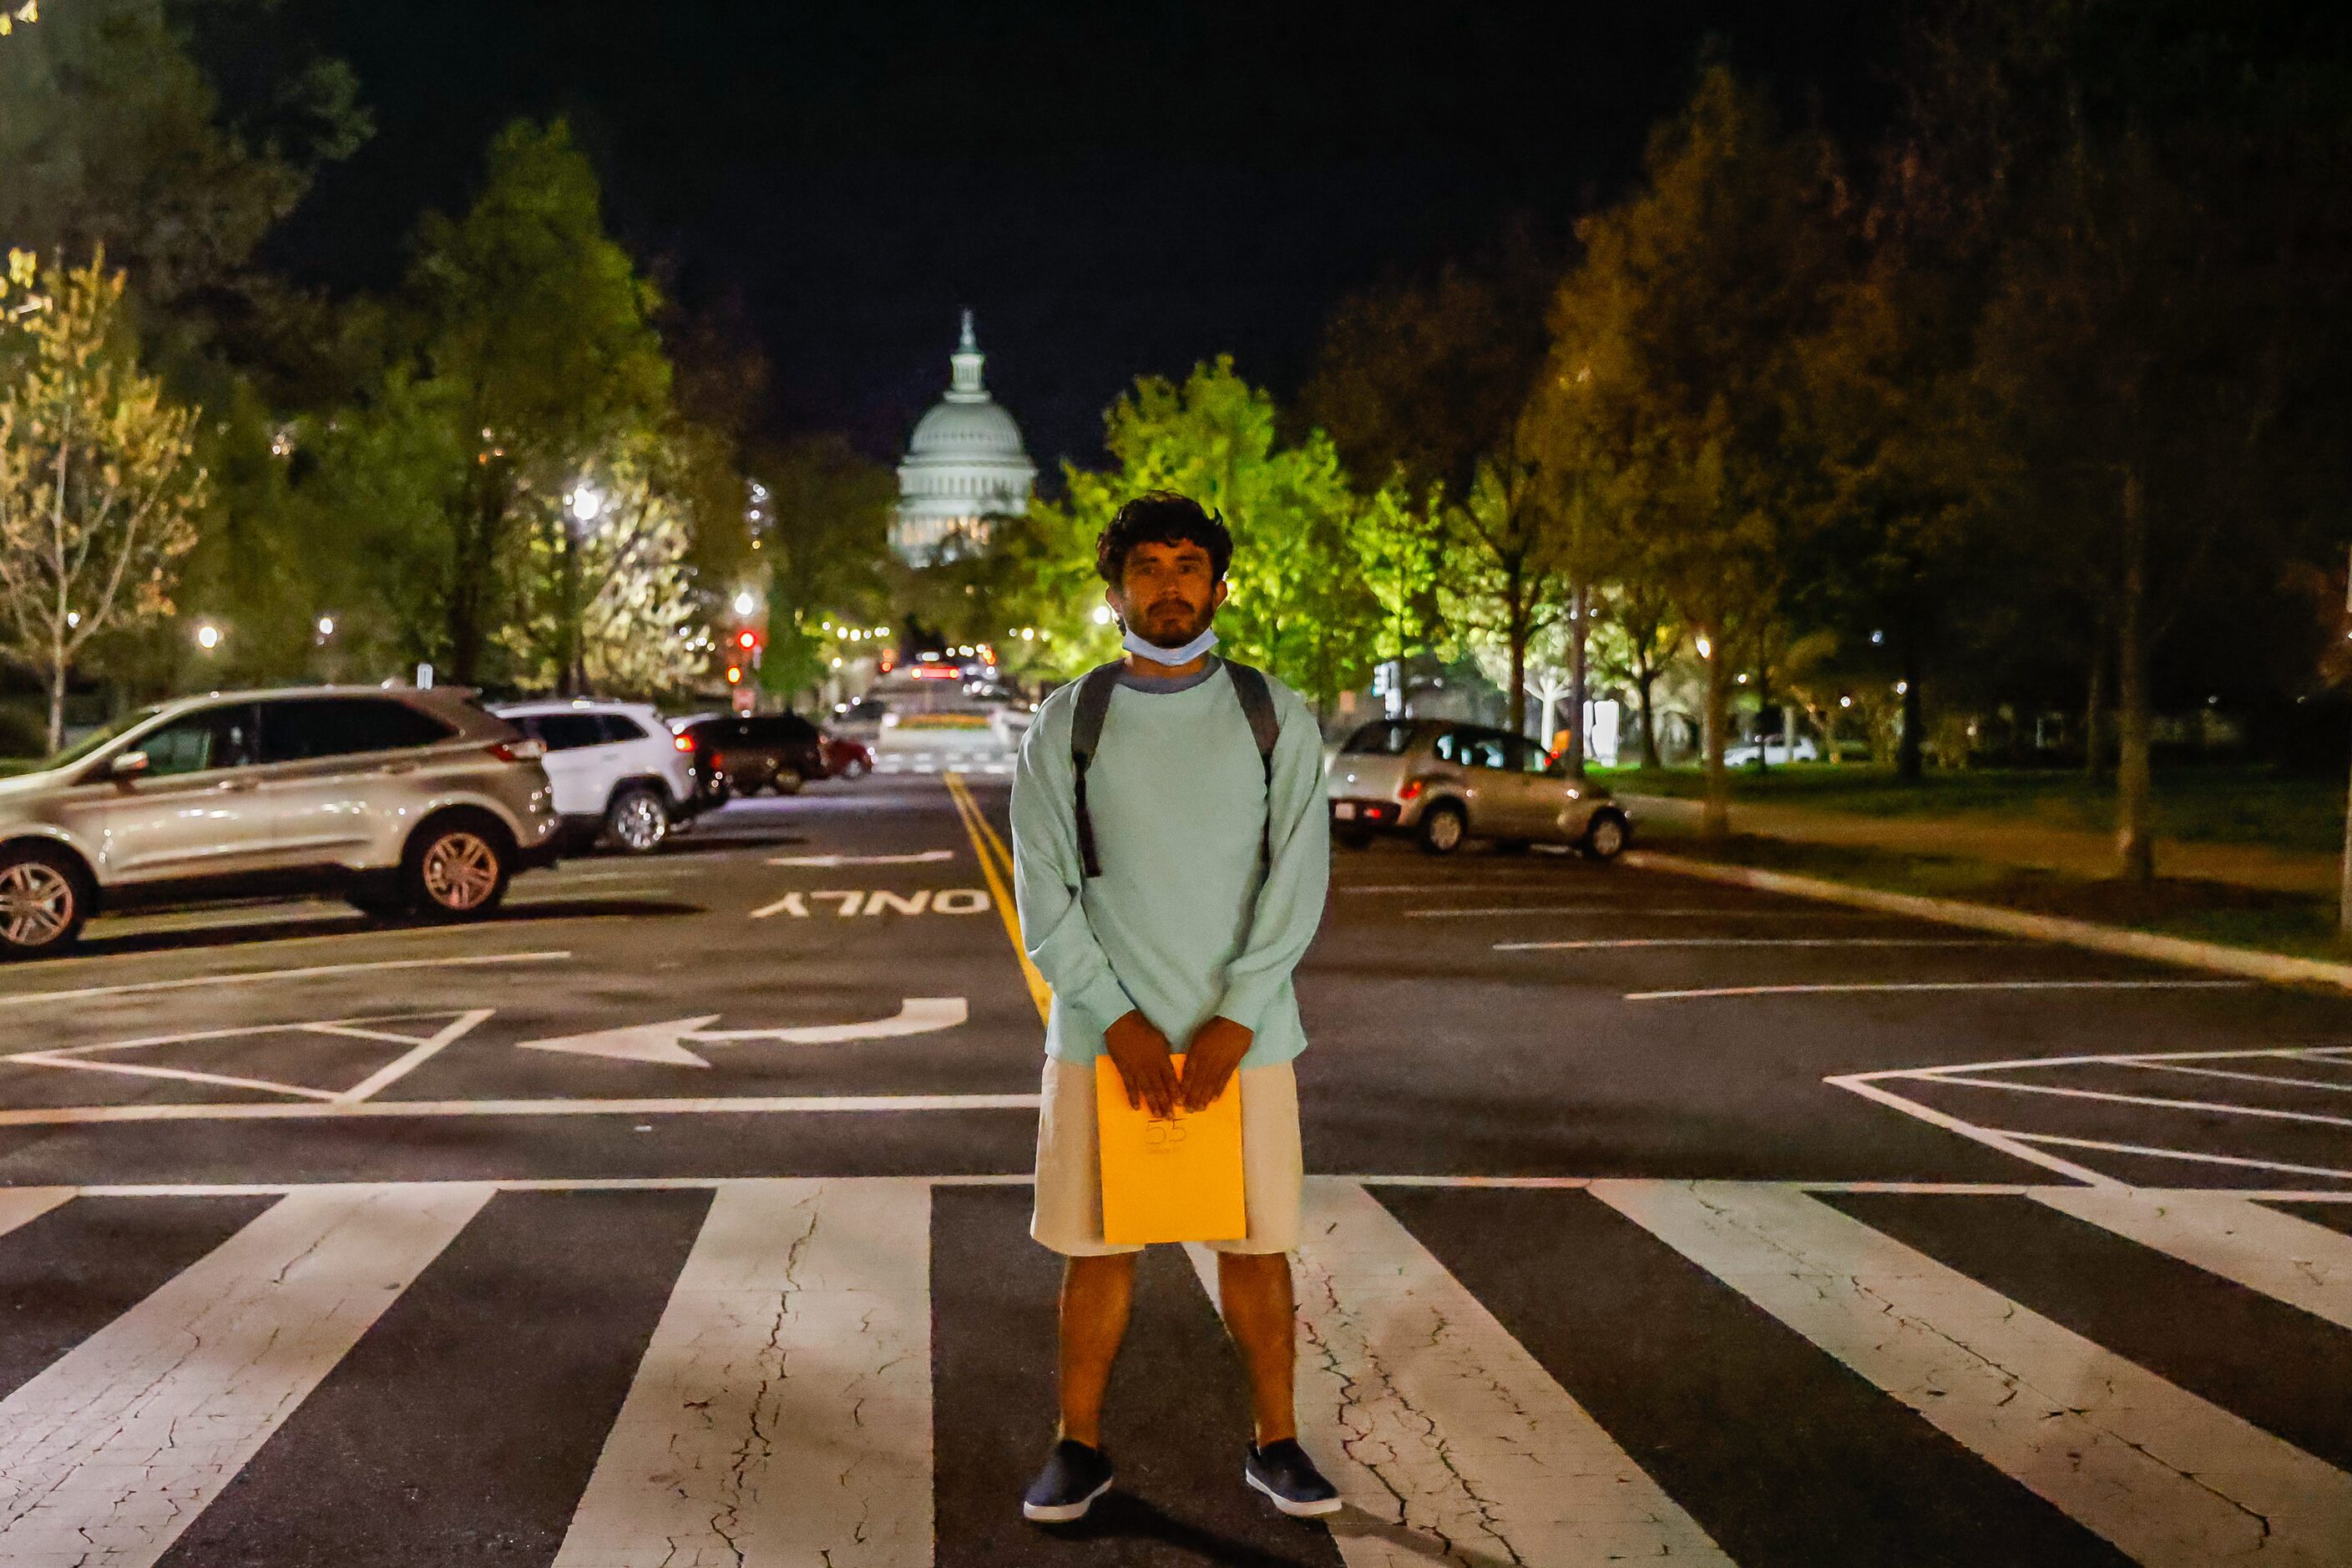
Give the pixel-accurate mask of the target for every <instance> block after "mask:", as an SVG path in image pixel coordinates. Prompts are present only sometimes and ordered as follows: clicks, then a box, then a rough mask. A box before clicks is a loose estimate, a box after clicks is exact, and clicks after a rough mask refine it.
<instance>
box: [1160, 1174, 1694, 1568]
mask: <svg viewBox="0 0 2352 1568" xmlns="http://www.w3.org/2000/svg"><path fill="white" fill-rule="evenodd" d="M1301 1217H1302V1220H1303V1224H1302V1226H1301V1229H1302V1233H1303V1237H1304V1239H1303V1241H1302V1244H1301V1246H1300V1247H1299V1250H1298V1261H1297V1279H1298V1281H1299V1284H1300V1286H1301V1289H1300V1291H1299V1310H1298V1324H1299V1331H1300V1335H1301V1338H1302V1341H1303V1343H1302V1345H1301V1354H1300V1358H1299V1407H1300V1414H1301V1416H1302V1420H1301V1422H1300V1426H1301V1428H1302V1430H1303V1431H1304V1432H1305V1433H1306V1434H1307V1442H1308V1444H1309V1445H1310V1447H1313V1448H1314V1449H1315V1450H1316V1451H1317V1452H1318V1458H1329V1459H1330V1460H1331V1461H1332V1463H1331V1467H1330V1468H1331V1470H1332V1475H1333V1482H1334V1484H1335V1485H1337V1486H1338V1487H1339V1489H1340V1491H1341V1492H1342V1494H1343V1495H1345V1496H1346V1498H1347V1500H1348V1501H1349V1503H1351V1504H1352V1505H1354V1506H1355V1507H1356V1508H1358V1509H1360V1510H1363V1511H1364V1512H1366V1513H1367V1514H1369V1515H1370V1516H1371V1518H1372V1519H1374V1520H1376V1521H1379V1522H1380V1523H1381V1524H1383V1525H1386V1526H1389V1527H1391V1531H1389V1532H1376V1531H1360V1530H1345V1529H1338V1528H1335V1530H1334V1531H1333V1535H1334V1539H1335V1540H1336V1541H1337V1542H1338V1544H1339V1553H1340V1556H1341V1557H1342V1558H1343V1559H1345V1561H1346V1563H1347V1564H1348V1568H1424V1565H1425V1564H1427V1563H1429V1562H1431V1561H1432V1560H1433V1558H1434V1559H1437V1560H1439V1561H1444V1562H1449V1563H1454V1562H1470V1563H1482V1562H1496V1561H1500V1562H1510V1563H1546V1564H1557V1565H1559V1568H1577V1565H1580V1564H1585V1563H1617V1562H1623V1561H1626V1560H1629V1559H1633V1560H1647V1559H1651V1558H1659V1557H1667V1558H1672V1559H1673V1560H1674V1561H1675V1562H1678V1563H1682V1562H1687V1563H1720V1564H1724V1565H1725V1568H1729V1564H1730V1562H1731V1559H1730V1558H1728V1557H1727V1556H1726V1555H1725V1554H1724V1552H1723V1550H1722V1549H1721V1548H1720V1547H1718V1546H1717V1544H1716V1543H1715V1542H1714V1541H1712V1540H1711V1539H1709V1537H1708V1536H1707V1533H1706V1531H1705V1530H1703V1529H1701V1528H1700V1527H1699V1525H1698V1524H1697V1522H1696V1521H1694V1520H1692V1519H1691V1517H1690V1516H1689V1515H1688V1514H1686V1513H1685V1512H1684V1511H1683V1510H1682V1509H1681V1508H1680V1507H1679V1506H1678V1505H1677V1504H1676V1503H1675V1501H1674V1500H1673V1499H1671V1498H1669V1497H1668V1496H1666V1494H1665V1493H1664V1491H1663V1490H1662V1489H1660V1488H1659V1487H1658V1485H1657V1483H1656V1482H1654V1481H1653V1480H1652V1479H1650V1478H1649V1477H1648V1476H1647V1475H1646V1474H1644V1473H1643V1470H1642V1468H1641V1467H1640V1466H1639V1465H1637V1464H1635V1463H1634V1462H1633V1459H1632V1458H1630V1457H1628V1456H1627V1454H1626V1453H1625V1451H1624V1450H1623V1449H1622V1448H1621V1447H1618V1446H1617V1444H1616V1443H1615V1441H1613V1440H1612V1438H1611V1437H1610V1436H1609V1435H1608V1433H1606V1432H1604V1431H1603V1430H1601V1426H1600V1425H1599V1424H1598V1423H1596V1422H1595V1421H1594V1420H1593V1419H1592V1417H1591V1415H1587V1414H1586V1413H1585V1411H1584V1409H1583V1407H1582V1406H1580V1405H1578V1404H1577V1403H1576V1401H1575V1400H1573V1399H1571V1398H1570V1397H1569V1395H1568V1394H1567V1393H1566V1391H1564V1390H1563V1389H1562V1388H1561V1387H1560V1385H1559V1384H1558V1383H1557V1382H1555V1381H1554V1380H1553V1378H1552V1376H1551V1374H1550V1373H1548V1372H1546V1371H1545V1370H1544V1369H1543V1368H1542V1367H1541V1366H1540V1365H1538V1363H1537V1362H1536V1360H1535V1358H1534V1357H1533V1356H1531V1355H1529V1354H1528V1352H1527V1351H1526V1349H1525V1348H1524V1347H1522V1346H1521V1345H1520V1344H1519V1342H1518V1341H1517V1340H1516V1339H1514V1338H1512V1337H1511V1334H1510V1333H1509V1331H1507V1330H1506V1329H1505V1328H1504V1327H1503V1325H1502V1324H1500V1323H1498V1322H1496V1321H1495V1318H1494V1315H1493V1314H1492V1313H1490V1312H1488V1311H1487V1310H1486V1308H1485V1307H1484V1306H1483V1305H1481V1304H1480V1303H1479V1301H1478V1300H1477V1298H1475V1296H1473V1295H1471V1294H1470V1292H1469V1291H1468V1290H1467V1289H1465V1288H1464V1287H1463V1285H1462V1283H1461V1281H1460V1280H1458V1279H1454V1276H1453V1275H1452V1274H1450V1273H1448V1272H1447V1271H1446V1269H1445V1267H1444V1265H1443V1264H1441V1263H1439V1262H1438V1260H1437V1259H1436V1258H1433V1257H1432V1256H1431V1255H1430V1253H1429V1250H1428V1249H1427V1248H1426V1247H1423V1246H1422V1245H1421V1243H1420V1242H1419V1241H1417V1240H1415V1239H1414V1238H1413V1237H1412V1233H1411V1232H1410V1231H1408V1230H1406V1229H1405V1227H1404V1226H1402V1225H1400V1224H1398V1223H1397V1221H1396V1218H1395V1216H1393V1215H1391V1214H1390V1213H1389V1212H1388V1210H1387V1209H1386V1208H1384V1207H1382V1206H1381V1203H1380V1200H1379V1199H1377V1198H1375V1197H1373V1196H1372V1195H1371V1194H1370V1193H1369V1192H1366V1191H1365V1190H1364V1189H1363V1188H1362V1187H1361V1186H1359V1185H1358V1184H1355V1183H1353V1182H1344V1181H1336V1180H1329V1179H1318V1180H1314V1181H1310V1182H1309V1183H1308V1184H1307V1207H1306V1210H1305V1213H1304V1214H1303V1215H1302V1216H1301ZM1188 1250H1189V1251H1190V1252H1191V1253H1192V1262H1193V1267H1194V1268H1196V1269H1197V1270H1198V1271H1199V1272H1200V1275H1201V1279H1202V1284H1203V1286H1204V1287H1206V1288H1207V1289H1208V1290H1209V1293H1210V1296H1211V1299H1212V1300H1213V1299H1214V1298H1215V1295H1216V1257H1215V1254H1214V1253H1213V1252H1212V1251H1210V1249H1208V1248H1207V1247H1199V1246H1194V1247H1191V1248H1189V1249H1188ZM1394 1531H1406V1532H1410V1536H1411V1537H1414V1538H1418V1539H1408V1540H1404V1541H1400V1540H1398V1539H1397V1537H1396V1534H1395V1533H1394Z"/></svg>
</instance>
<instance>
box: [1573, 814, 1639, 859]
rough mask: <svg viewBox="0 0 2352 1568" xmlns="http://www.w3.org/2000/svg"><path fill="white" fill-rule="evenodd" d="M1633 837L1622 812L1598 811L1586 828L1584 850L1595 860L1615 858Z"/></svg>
mask: <svg viewBox="0 0 2352 1568" xmlns="http://www.w3.org/2000/svg"><path fill="white" fill-rule="evenodd" d="M1631 837H1633V835H1632V833H1631V832H1630V831H1629V829H1628V828H1627V826H1626V823H1625V818H1624V816H1623V815H1622V813H1619V812H1614V811H1603V812H1598V813H1596V814H1595V815H1594V816H1593V818H1592V821H1591V823H1590V824H1589V825H1588V826H1586V827H1585V829H1584V852H1585V854H1587V855H1588V856H1590V857H1591V858H1593V859H1595V860H1614V859H1615V858H1617V857H1618V856H1620V855H1622V854H1623V853H1625V845H1626V842H1627V840H1629V839H1630V838H1631Z"/></svg>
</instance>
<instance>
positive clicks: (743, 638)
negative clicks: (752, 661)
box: [735, 626, 760, 653]
mask: <svg viewBox="0 0 2352 1568" xmlns="http://www.w3.org/2000/svg"><path fill="white" fill-rule="evenodd" d="M735 646H736V647H740V648H741V649H742V650H743V651H744V652H745V653H750V652H751V650H752V649H753V648H756V647H759V646H760V634H759V633H757V632H755V631H753V630H752V629H751V627H749V626H746V627H744V628H743V629H742V630H741V631H740V632H737V633H736V634H735Z"/></svg>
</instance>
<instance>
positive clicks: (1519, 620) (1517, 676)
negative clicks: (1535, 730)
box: [1507, 609, 1528, 735]
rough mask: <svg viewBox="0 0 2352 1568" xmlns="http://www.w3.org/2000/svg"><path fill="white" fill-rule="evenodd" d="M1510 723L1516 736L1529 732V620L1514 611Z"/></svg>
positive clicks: (1509, 726)
mask: <svg viewBox="0 0 2352 1568" xmlns="http://www.w3.org/2000/svg"><path fill="white" fill-rule="evenodd" d="M1509 712H1510V716H1511V717H1510V723H1509V724H1508V726H1507V728H1508V729H1509V730H1510V731H1511V733H1512V734H1514V735H1524V734H1526V733H1527V732H1528V620H1527V617H1526V616H1522V615H1520V614H1518V613H1517V610H1516V609H1514V611H1513V613H1512V616H1511V698H1510V704H1509Z"/></svg>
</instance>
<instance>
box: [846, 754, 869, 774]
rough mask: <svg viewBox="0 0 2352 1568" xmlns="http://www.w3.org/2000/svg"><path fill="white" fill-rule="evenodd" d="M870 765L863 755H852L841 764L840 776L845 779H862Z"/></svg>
mask: <svg viewBox="0 0 2352 1568" xmlns="http://www.w3.org/2000/svg"><path fill="white" fill-rule="evenodd" d="M871 767H872V764H871V763H867V762H866V759H865V758H864V757H852V758H850V759H849V760H848V761H847V762H845V763H842V764H841V776H842V777H843V778H845V779H862V778H864V777H865V776H866V773H867V772H868V771H870V769H871Z"/></svg>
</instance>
